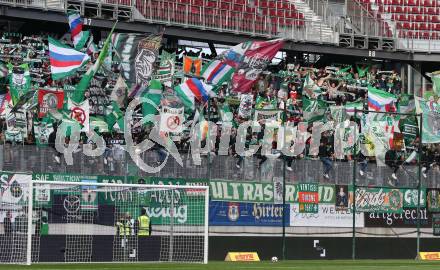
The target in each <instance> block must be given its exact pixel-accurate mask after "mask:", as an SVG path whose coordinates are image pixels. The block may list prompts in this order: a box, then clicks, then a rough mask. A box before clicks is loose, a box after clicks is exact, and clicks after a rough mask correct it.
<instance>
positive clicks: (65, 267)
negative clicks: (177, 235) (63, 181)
mask: <svg viewBox="0 0 440 270" xmlns="http://www.w3.org/2000/svg"><path fill="white" fill-rule="evenodd" d="M3 269H4V270H6V269H7V270H15V269H39V270H86V269H87V270H88V269H90V270H171V269H172V270H193V269H194V270H235V269H236V270H253V269H255V270H260V269H261V270H263V269H264V270H266V269H268V270H283V269H293V270H320V269H322V270H342V269H344V270H345V269H346V270H375V269H377V270H398V269H407V270H419V269H420V270H430V269H440V262H426V261H414V260H358V261H350V260H345V261H342V260H341V261H325V260H320V261H285V262H277V263H272V262H267V261H266V262H257V263H233V262H210V263H209V264H207V265H203V264H167V263H162V264H156V263H150V264H148V263H146V264H142V263H132V264H35V265H32V266H30V267H28V266H16V265H0V270H3Z"/></svg>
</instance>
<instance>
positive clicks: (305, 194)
mask: <svg viewBox="0 0 440 270" xmlns="http://www.w3.org/2000/svg"><path fill="white" fill-rule="evenodd" d="M298 203H299V204H298V207H299V212H300V213H318V204H319V196H318V184H310V183H306V184H298Z"/></svg>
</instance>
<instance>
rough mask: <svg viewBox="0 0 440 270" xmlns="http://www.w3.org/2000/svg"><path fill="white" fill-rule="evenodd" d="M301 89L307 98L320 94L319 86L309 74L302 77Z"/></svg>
mask: <svg viewBox="0 0 440 270" xmlns="http://www.w3.org/2000/svg"><path fill="white" fill-rule="evenodd" d="M303 91H304V93H305V95H306V96H307V97H309V98H317V97H318V96H320V95H321V94H322V91H321V88H320V87H319V86H318V85H317V84H316V83H315V81H314V80H312V78H310V75H309V74H307V76H306V78H305V79H304V84H303Z"/></svg>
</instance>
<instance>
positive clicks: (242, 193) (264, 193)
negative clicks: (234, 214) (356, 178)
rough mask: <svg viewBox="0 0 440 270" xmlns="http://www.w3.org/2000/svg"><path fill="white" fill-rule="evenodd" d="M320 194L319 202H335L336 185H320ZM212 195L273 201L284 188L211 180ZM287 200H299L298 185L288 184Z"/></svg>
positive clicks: (229, 199) (288, 201)
mask: <svg viewBox="0 0 440 270" xmlns="http://www.w3.org/2000/svg"><path fill="white" fill-rule="evenodd" d="M280 194H281V195H280ZM318 194H319V203H324V204H333V205H334V204H335V186H334V185H319V186H318ZM210 196H211V200H213V201H231V202H260V203H273V202H274V197H275V198H278V197H279V196H281V198H282V189H274V185H273V183H260V182H232V181H221V180H211V181H210ZM286 202H287V203H293V202H298V185H292V184H287V185H286Z"/></svg>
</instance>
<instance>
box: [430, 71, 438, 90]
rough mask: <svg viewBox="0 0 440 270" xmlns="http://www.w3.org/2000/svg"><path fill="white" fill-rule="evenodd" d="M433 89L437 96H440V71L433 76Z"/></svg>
mask: <svg viewBox="0 0 440 270" xmlns="http://www.w3.org/2000/svg"><path fill="white" fill-rule="evenodd" d="M431 80H432V88H433V90H434V92H435V93H436V94H437V96H440V70H439V71H435V72H433V73H432V74H431Z"/></svg>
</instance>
